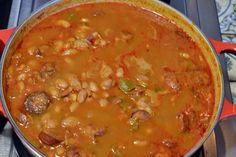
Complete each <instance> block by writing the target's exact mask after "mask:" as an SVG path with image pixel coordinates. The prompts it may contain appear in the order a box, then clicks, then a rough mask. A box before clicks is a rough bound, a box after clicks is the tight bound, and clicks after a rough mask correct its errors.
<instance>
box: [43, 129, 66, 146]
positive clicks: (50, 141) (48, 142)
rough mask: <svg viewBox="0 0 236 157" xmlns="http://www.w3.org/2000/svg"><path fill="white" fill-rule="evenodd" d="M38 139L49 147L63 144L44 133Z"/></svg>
mask: <svg viewBox="0 0 236 157" xmlns="http://www.w3.org/2000/svg"><path fill="white" fill-rule="evenodd" d="M38 137H39V139H40V141H41V142H42V143H43V144H46V145H48V146H56V145H58V144H59V143H60V142H61V141H60V140H58V139H56V138H55V137H53V136H51V135H49V134H48V133H46V132H44V131H41V132H40V134H39V136H38Z"/></svg>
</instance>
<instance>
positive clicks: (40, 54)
mask: <svg viewBox="0 0 236 157" xmlns="http://www.w3.org/2000/svg"><path fill="white" fill-rule="evenodd" d="M35 57H38V58H42V57H43V54H42V52H41V50H40V49H39V48H36V49H35Z"/></svg>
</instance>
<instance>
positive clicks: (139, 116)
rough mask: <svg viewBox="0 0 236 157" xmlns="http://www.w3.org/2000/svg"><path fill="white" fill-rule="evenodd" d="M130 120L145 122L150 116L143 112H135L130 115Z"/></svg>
mask: <svg viewBox="0 0 236 157" xmlns="http://www.w3.org/2000/svg"><path fill="white" fill-rule="evenodd" d="M131 118H132V119H137V120H141V121H146V120H148V119H149V118H150V114H149V113H148V112H147V111H145V110H137V111H135V112H133V113H132V115H131Z"/></svg>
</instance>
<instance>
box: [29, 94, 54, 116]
mask: <svg viewBox="0 0 236 157" xmlns="http://www.w3.org/2000/svg"><path fill="white" fill-rule="evenodd" d="M49 103H50V99H49V96H48V95H47V93H45V92H42V91H37V92H33V93H31V94H30V95H28V96H27V98H26V100H25V102H24V105H25V110H26V111H28V112H30V113H33V114H41V113H43V112H44V111H45V110H46V109H47V108H48V106H49Z"/></svg>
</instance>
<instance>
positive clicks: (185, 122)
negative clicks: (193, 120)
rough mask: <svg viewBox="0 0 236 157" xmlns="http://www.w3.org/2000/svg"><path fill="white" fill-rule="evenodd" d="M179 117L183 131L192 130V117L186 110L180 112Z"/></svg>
mask: <svg viewBox="0 0 236 157" xmlns="http://www.w3.org/2000/svg"><path fill="white" fill-rule="evenodd" d="M177 118H178V119H179V121H180V127H181V131H182V132H187V131H189V130H190V119H189V117H188V115H187V114H186V113H184V112H182V113H180V114H179V115H178V116H177Z"/></svg>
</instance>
